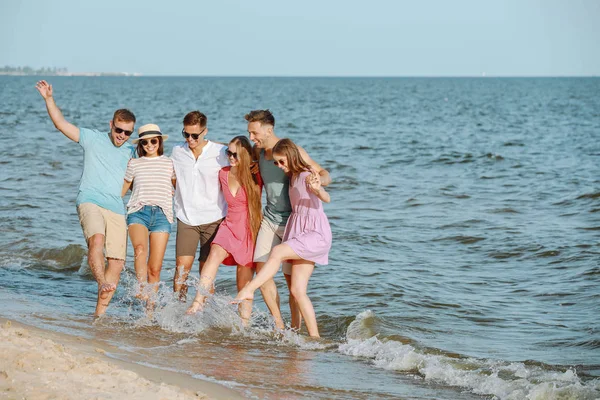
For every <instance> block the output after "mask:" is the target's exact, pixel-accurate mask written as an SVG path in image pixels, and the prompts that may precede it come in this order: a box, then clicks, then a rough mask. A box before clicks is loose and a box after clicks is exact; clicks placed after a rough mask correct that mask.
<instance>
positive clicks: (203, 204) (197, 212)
mask: <svg viewBox="0 0 600 400" xmlns="http://www.w3.org/2000/svg"><path fill="white" fill-rule="evenodd" d="M206 122H207V118H206V115H204V114H203V113H201V112H200V111H192V112H190V113H188V114H187V115H186V116H185V118H184V119H183V131H182V134H183V137H184V138H185V140H186V141H185V143H182V144H178V145H175V146H174V147H173V152H172V154H171V158H172V159H173V165H174V167H175V175H176V181H175V216H176V217H177V239H176V245H175V246H176V250H175V253H176V260H175V262H176V265H177V268H176V271H175V277H174V279H173V290H174V291H175V292H178V293H179V299H180V300H181V301H185V299H186V295H187V289H188V286H187V283H186V282H187V277H188V275H189V273H190V271H191V269H192V265H193V264H194V258H195V257H196V250H197V249H198V243H200V257H199V258H198V261H199V262H200V271H202V265H203V264H204V262H205V261H206V259H207V257H208V254H209V252H210V245H211V243H212V241H213V239H214V237H215V235H216V233H217V230H218V228H219V224H220V223H221V221H222V220H223V217H225V215H226V214H227V203H226V202H225V198H224V197H223V193H222V192H221V188H220V185H219V170H220V169H221V168H223V167H226V166H228V165H229V160H228V158H227V155H226V153H225V152H226V150H227V146H225V145H223V144H219V143H215V142H212V141H210V140H207V139H205V137H206V134H207V133H208V127H207V126H206Z"/></svg>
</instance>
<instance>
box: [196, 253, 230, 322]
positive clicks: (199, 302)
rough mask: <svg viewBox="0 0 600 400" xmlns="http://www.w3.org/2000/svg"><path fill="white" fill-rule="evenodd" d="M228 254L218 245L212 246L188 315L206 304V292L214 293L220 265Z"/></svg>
mask: <svg viewBox="0 0 600 400" xmlns="http://www.w3.org/2000/svg"><path fill="white" fill-rule="evenodd" d="M228 254H229V253H228V252H227V250H225V249H224V248H222V247H221V246H219V245H218V244H213V245H211V246H210V253H209V254H208V258H207V259H206V262H205V263H204V265H203V266H202V270H201V271H200V284H199V285H198V290H197V291H196V297H195V298H194V301H193V302H192V305H191V306H190V308H188V310H187V313H188V314H193V313H195V312H197V311H198V310H199V309H200V308H202V306H203V305H204V302H205V301H206V294H205V293H206V292H210V293H214V290H215V289H214V281H215V278H216V277H217V271H218V270H219V265H221V263H222V262H223V260H224V259H225V258H226V257H227V255H228Z"/></svg>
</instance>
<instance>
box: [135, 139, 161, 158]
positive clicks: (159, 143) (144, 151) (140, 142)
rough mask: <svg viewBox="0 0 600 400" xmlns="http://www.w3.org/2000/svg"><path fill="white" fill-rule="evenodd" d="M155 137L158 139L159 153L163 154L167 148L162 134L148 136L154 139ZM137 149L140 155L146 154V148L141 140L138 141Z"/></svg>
mask: <svg viewBox="0 0 600 400" xmlns="http://www.w3.org/2000/svg"><path fill="white" fill-rule="evenodd" d="M153 138H157V139H158V155H159V156H162V155H163V154H164V153H165V148H164V146H163V139H162V138H161V137H160V136H153V137H151V138H148V139H147V140H152V139H153ZM136 150H137V154H138V157H144V156H146V150H144V146H142V141H141V140H140V141H139V142H138V143H137V148H136Z"/></svg>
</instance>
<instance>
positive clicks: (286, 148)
mask: <svg viewBox="0 0 600 400" xmlns="http://www.w3.org/2000/svg"><path fill="white" fill-rule="evenodd" d="M275 154H277V155H280V156H283V157H285V158H287V162H288V175H289V176H290V181H291V180H294V179H295V178H296V177H297V176H298V175H299V174H300V173H301V172H304V171H310V165H308V164H307V163H306V161H304V159H303V158H302V156H301V155H300V150H298V146H296V145H295V144H294V142H292V141H291V139H287V138H285V139H281V140H280V141H279V142H277V144H275V146H274V147H273V155H275Z"/></svg>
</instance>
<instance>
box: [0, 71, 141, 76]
mask: <svg viewBox="0 0 600 400" xmlns="http://www.w3.org/2000/svg"><path fill="white" fill-rule="evenodd" d="M0 75H10V76H142V74H140V73H139V72H131V73H130V72H61V73H39V72H32V73H26V72H12V71H11V72H6V71H0Z"/></svg>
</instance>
